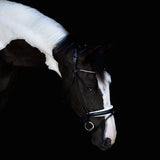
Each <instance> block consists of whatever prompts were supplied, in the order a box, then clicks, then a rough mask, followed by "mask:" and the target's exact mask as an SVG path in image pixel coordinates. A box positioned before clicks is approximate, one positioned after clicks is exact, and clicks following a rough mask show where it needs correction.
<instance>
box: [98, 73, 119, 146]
mask: <svg viewBox="0 0 160 160" xmlns="http://www.w3.org/2000/svg"><path fill="white" fill-rule="evenodd" d="M97 80H98V87H99V89H100V91H101V93H102V98H103V106H104V109H110V108H111V101H110V90H109V85H110V83H111V76H110V75H109V73H107V72H104V81H103V82H102V80H101V79H100V78H99V77H98V76H97ZM107 116H108V114H107V115H106V116H105V117H107ZM116 134H117V131H116V126H115V120H114V116H111V117H110V118H109V119H108V120H107V121H106V122H105V130H104V139H106V138H110V139H111V140H112V141H111V144H114V142H115V139H116Z"/></svg>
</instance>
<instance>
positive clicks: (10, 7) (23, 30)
mask: <svg viewBox="0 0 160 160" xmlns="http://www.w3.org/2000/svg"><path fill="white" fill-rule="evenodd" d="M0 25H1V26H0V37H1V38H0V50H2V49H4V48H5V47H6V46H7V45H8V44H9V43H10V42H11V41H12V40H16V39H24V40H25V41H26V42H27V43H28V44H30V45H31V46H33V47H35V48H37V49H39V50H40V51H41V52H42V53H44V54H45V56H46V64H47V65H48V67H49V69H53V70H55V68H57V64H56V62H55V60H54V59H53V57H52V50H53V48H54V47H55V46H56V44H57V43H59V42H60V41H61V40H62V39H63V38H64V37H65V36H66V35H67V34H68V32H67V31H66V30H65V29H64V28H63V27H62V26H61V25H60V24H59V23H57V22H56V21H55V20H53V19H51V18H49V17H47V16H45V15H43V14H42V13H40V12H39V11H38V10H36V9H34V8H31V7H28V6H25V5H23V4H20V3H16V2H11V1H8V0H0Z"/></svg>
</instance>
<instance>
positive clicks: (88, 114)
mask: <svg viewBox="0 0 160 160" xmlns="http://www.w3.org/2000/svg"><path fill="white" fill-rule="evenodd" d="M85 50H86V48H83V49H80V50H78V49H76V50H75V52H74V56H73V79H72V82H71V85H70V87H69V88H71V86H72V84H73V83H74V82H75V84H76V89H77V94H78V98H79V101H80V105H81V107H82V109H83V111H84V116H83V117H81V118H82V120H83V121H84V128H85V129H86V130H87V131H89V132H91V131H92V132H93V131H96V130H97V129H98V128H99V127H100V126H101V125H102V124H103V123H104V122H105V121H107V120H108V119H109V118H110V117H111V116H112V115H113V114H114V110H113V106H112V105H110V106H108V107H109V108H110V109H101V110H96V111H92V112H89V111H88V109H87V107H86V105H85V103H84V99H83V97H82V94H81V92H80V88H79V83H78V80H77V79H78V77H77V72H85V73H90V74H96V72H94V71H89V70H85V69H80V68H77V67H76V66H77V61H78V56H79V55H80V54H81V53H82V52H84V51H85ZM106 115H108V116H106ZM103 116H106V117H105V119H104V120H102V121H101V122H100V123H99V125H98V126H96V127H95V125H94V123H93V122H92V121H91V120H90V117H103Z"/></svg>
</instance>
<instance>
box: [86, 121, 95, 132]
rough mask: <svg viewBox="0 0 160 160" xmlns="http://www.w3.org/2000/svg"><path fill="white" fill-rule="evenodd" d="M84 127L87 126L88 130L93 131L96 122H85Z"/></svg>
mask: <svg viewBox="0 0 160 160" xmlns="http://www.w3.org/2000/svg"><path fill="white" fill-rule="evenodd" d="M84 128H85V129H86V130H87V131H88V132H90V131H92V130H93V129H94V124H93V122H91V121H87V122H85V123H84Z"/></svg>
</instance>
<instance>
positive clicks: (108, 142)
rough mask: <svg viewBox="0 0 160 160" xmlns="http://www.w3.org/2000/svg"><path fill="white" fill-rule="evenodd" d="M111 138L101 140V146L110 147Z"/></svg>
mask: <svg viewBox="0 0 160 160" xmlns="http://www.w3.org/2000/svg"><path fill="white" fill-rule="evenodd" d="M111 141H112V140H111V139H110V138H106V139H105V140H104V142H103V146H104V147H107V148H110V147H111Z"/></svg>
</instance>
